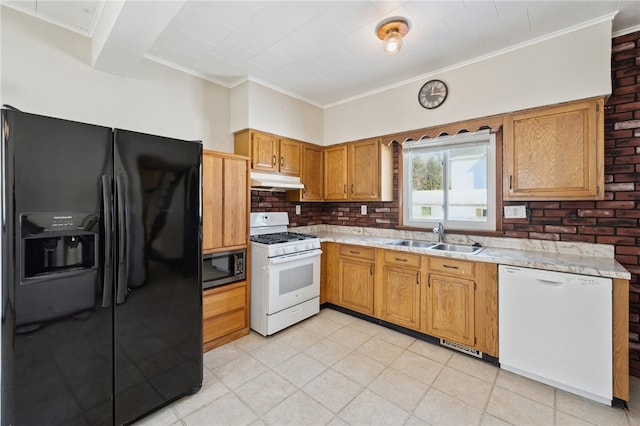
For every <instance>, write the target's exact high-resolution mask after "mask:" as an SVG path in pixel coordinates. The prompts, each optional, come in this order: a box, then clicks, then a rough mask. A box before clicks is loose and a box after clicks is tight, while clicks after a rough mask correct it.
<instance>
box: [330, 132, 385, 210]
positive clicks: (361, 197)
mask: <svg viewBox="0 0 640 426" xmlns="http://www.w3.org/2000/svg"><path fill="white" fill-rule="evenodd" d="M324 156H325V158H324V199H325V200H354V201H392V200H393V186H392V185H393V149H392V147H391V145H383V144H382V143H381V141H380V138H372V139H364V140H361V141H357V142H351V143H347V144H341V145H335V146H330V147H327V148H325V150H324Z"/></svg>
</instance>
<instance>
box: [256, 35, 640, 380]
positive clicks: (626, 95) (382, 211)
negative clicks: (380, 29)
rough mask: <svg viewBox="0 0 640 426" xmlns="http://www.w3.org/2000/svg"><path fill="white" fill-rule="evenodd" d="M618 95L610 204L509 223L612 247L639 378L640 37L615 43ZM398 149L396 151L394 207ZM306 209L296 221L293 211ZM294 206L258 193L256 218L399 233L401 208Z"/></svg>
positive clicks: (611, 111)
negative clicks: (626, 279)
mask: <svg viewBox="0 0 640 426" xmlns="http://www.w3.org/2000/svg"><path fill="white" fill-rule="evenodd" d="M611 73H612V76H611V77H612V89H613V93H612V96H611V97H610V98H609V100H608V101H607V103H606V105H605V199H604V200H602V201H550V202H529V203H521V202H519V203H517V204H526V205H527V208H528V209H529V211H530V212H531V215H530V217H529V218H528V219H505V220H504V221H503V231H504V232H503V234H504V236H507V237H514V238H533V239H547V240H555V241H582V242H590V243H600V244H613V245H614V246H615V253H616V259H617V260H618V262H620V263H621V264H622V265H623V266H624V267H625V268H626V269H627V270H629V272H631V282H630V284H631V289H630V294H629V314H630V315H629V322H630V324H629V328H630V335H629V339H630V372H631V374H632V375H633V376H636V377H640V279H639V276H640V32H635V33H632V34H628V35H624V36H621V37H617V38H615V39H613V40H612V58H611ZM397 177H398V147H397V145H396V144H394V200H397V199H398V197H397V191H398V187H397ZM296 204H299V205H300V206H301V208H302V214H301V215H300V216H297V215H295V205H296ZM360 204H361V203H289V202H287V201H285V199H284V194H283V193H265V192H252V197H251V209H252V211H269V210H284V211H288V212H289V218H290V220H291V222H292V225H293V226H304V225H312V224H319V223H325V224H338V225H347V226H368V227H378V228H394V227H396V226H397V225H398V203H397V201H394V202H388V203H366V204H367V206H368V209H369V214H368V215H367V216H363V215H361V214H360Z"/></svg>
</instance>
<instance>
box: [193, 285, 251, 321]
mask: <svg viewBox="0 0 640 426" xmlns="http://www.w3.org/2000/svg"><path fill="white" fill-rule="evenodd" d="M246 303H247V301H246V282H242V283H240V284H232V285H231V286H225V287H218V288H213V289H211V290H207V291H205V292H204V296H203V299H202V315H203V318H204V319H207V318H213V317H215V316H218V315H221V314H224V313H225V312H229V311H233V310H236V309H240V308H242V309H245V308H246Z"/></svg>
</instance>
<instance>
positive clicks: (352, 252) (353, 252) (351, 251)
mask: <svg viewBox="0 0 640 426" xmlns="http://www.w3.org/2000/svg"><path fill="white" fill-rule="evenodd" d="M349 253H351V254H360V252H359V251H353V250H349Z"/></svg>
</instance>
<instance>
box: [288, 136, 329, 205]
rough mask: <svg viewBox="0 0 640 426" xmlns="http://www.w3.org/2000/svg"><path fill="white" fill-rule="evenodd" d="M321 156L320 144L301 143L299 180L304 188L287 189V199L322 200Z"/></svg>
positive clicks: (322, 155) (322, 154)
mask: <svg viewBox="0 0 640 426" xmlns="http://www.w3.org/2000/svg"><path fill="white" fill-rule="evenodd" d="M323 157H324V153H323V149H322V147H321V146H318V145H313V144H310V143H303V144H302V167H301V169H300V181H301V182H302V183H303V184H304V189H298V190H293V191H287V196H286V197H287V201H322V200H323V195H324V194H323V191H322V188H323V171H324V168H323V163H322V159H323Z"/></svg>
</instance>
